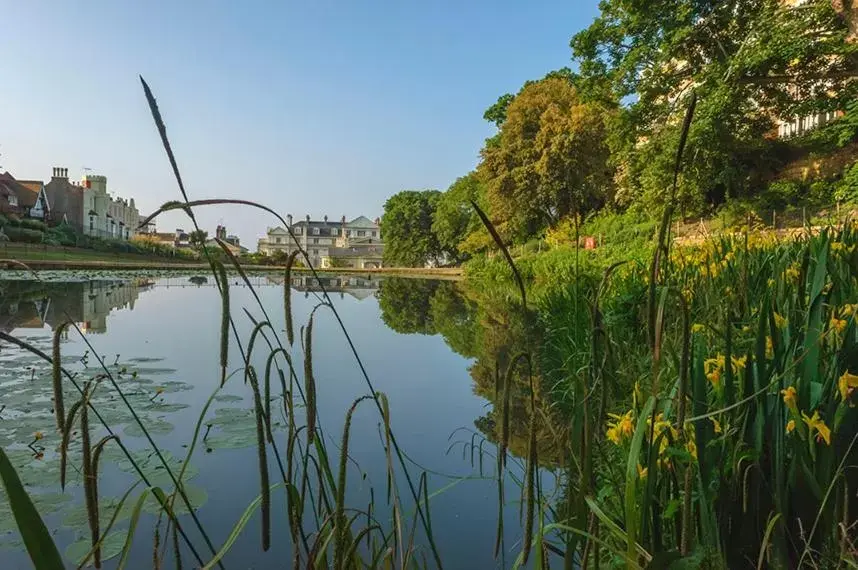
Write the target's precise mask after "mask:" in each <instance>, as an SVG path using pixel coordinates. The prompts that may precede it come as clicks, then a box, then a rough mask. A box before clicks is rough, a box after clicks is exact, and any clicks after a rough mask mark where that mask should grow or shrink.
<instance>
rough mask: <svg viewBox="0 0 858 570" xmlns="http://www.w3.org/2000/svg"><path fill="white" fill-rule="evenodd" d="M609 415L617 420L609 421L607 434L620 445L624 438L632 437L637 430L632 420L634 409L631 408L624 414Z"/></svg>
mask: <svg viewBox="0 0 858 570" xmlns="http://www.w3.org/2000/svg"><path fill="white" fill-rule="evenodd" d="M608 415H609V416H610V417H612V418H614V420H616V421H614V422H609V423H608V430H607V431H606V432H605V435H606V436H607V437H608V439H610V440H611V441H613V442H614V443H615V444H617V445H619V444H620V443H621V442H622V441H623V438H625V437H631V436H632V434H633V433H634V431H635V427H634V424H633V422H632V411H631V410H629V411H628V412H626V413H625V414H624V415H622V416H620V415H618V414H608Z"/></svg>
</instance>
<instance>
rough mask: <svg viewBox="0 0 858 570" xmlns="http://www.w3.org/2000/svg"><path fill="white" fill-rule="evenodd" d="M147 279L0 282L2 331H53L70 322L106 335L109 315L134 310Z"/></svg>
mask: <svg viewBox="0 0 858 570" xmlns="http://www.w3.org/2000/svg"><path fill="white" fill-rule="evenodd" d="M151 287H152V281H151V280H148V279H132V280H128V281H121V280H96V281H88V282H82V283H51V282H42V281H0V330H3V331H5V332H10V331H11V330H13V329H16V328H27V329H40V328H43V327H44V326H45V325H47V326H49V327H50V328H51V329H53V328H55V327H56V326H57V325H59V324H60V323H63V322H66V321H68V320H71V321H74V322H75V323H77V325H78V326H79V327H80V329H81V330H82V331H84V332H87V333H104V332H107V316H108V315H109V314H110V312H111V311H113V310H116V309H125V308H127V309H129V310H133V309H134V303H135V302H136V301H137V298H138V297H139V296H140V294H141V293H143V292H144V291H146V290H148V289H149V288H151Z"/></svg>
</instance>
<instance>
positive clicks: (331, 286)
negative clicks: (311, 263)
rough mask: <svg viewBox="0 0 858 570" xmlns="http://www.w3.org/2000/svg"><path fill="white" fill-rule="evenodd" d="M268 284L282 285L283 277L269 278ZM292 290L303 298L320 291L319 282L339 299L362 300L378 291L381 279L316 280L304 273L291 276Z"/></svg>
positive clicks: (337, 277) (333, 277) (339, 277)
mask: <svg viewBox="0 0 858 570" xmlns="http://www.w3.org/2000/svg"><path fill="white" fill-rule="evenodd" d="M268 280H269V282H271V283H276V284H277V285H282V284H283V277H281V276H274V275H272V276H270V277H268ZM291 280H292V283H291V285H292V288H293V289H295V290H296V291H301V292H302V293H304V294H305V296H307V295H309V294H310V293H313V292H317V291H321V290H322V288H321V287H320V286H319V282H321V284H322V285H324V287H325V290H326V291H327V292H328V293H331V294H333V293H339V294H340V298H343V297H345V295H346V294H348V295H351V296H352V297H354V298H355V299H358V300H363V299H366V298H367V297H372V296H373V295H375V292H376V291H378V287H379V284H380V283H381V279H379V278H378V277H371V276H369V275H367V276H359V275H322V276H320V277H319V279H318V280H317V279H316V278H315V277H313V276H312V275H309V274H305V273H293V274H292V278H291Z"/></svg>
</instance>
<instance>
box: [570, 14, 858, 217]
mask: <svg viewBox="0 0 858 570" xmlns="http://www.w3.org/2000/svg"><path fill="white" fill-rule="evenodd" d="M835 3H836V2H835ZM788 4H789V3H787V2H783V1H781V0H653V1H652V2H644V3H640V2H631V1H630V0H603V2H602V3H601V4H600V9H601V13H600V15H599V17H598V18H596V20H595V21H594V22H593V24H592V25H591V26H590V27H588V28H587V29H585V30H583V31H581V32H579V33H578V34H576V35H575V36H574V37H573V38H572V41H571V47H572V50H573V54H574V57H575V59H576V60H577V61H578V63H579V73H580V76H581V77H580V78H579V80H578V81H577V82H576V84H577V85H579V86H581V87H582V88H583V89H584V90H585V91H587V92H588V94H590V95H592V93H594V92H601V94H604V91H605V90H608V89H609V90H610V91H612V92H613V96H614V97H615V98H616V100H622V101H625V102H626V103H627V104H626V105H625V106H624V108H623V109H622V115H624V117H623V119H622V121H621V123H620V124H621V127H622V128H621V129H618V130H617V131H616V134H618V135H619V136H618V137H617V139H621V140H618V141H615V142H618V144H615V145H613V150H614V151H615V152H616V153H617V158H618V162H620V163H621V164H623V170H624V177H623V179H622V181H621V186H622V187H623V188H622V189H621V192H622V195H623V196H624V197H625V198H626V199H627V200H632V201H633V200H638V201H642V202H643V203H645V204H647V205H648V206H649V205H651V204H652V202H653V199H659V198H661V197H662V195H663V189H664V188H665V187H666V185H665V181H666V180H669V179H670V178H671V172H670V171H671V170H672V168H673V165H672V161H671V160H670V156H671V155H673V154H675V152H676V143H677V140H678V131H679V129H680V123H681V120H682V114H683V112H684V110H685V107H686V104H687V96H688V95H689V93H690V92H691V90H692V89H693V90H694V91H695V92H696V93H697V96H698V106H697V111H696V113H695V117H694V123H693V126H692V129H691V131H690V133H689V137H688V143H687V147H686V153H685V155H686V156H687V157H691V158H690V160H689V163H688V164H686V167H685V169H684V174H683V178H684V181H685V184H684V187H683V188H682V190H683V192H682V195H681V197H682V198H683V200H684V202H685V203H686V204H690V205H698V206H699V205H701V204H703V203H706V202H709V203H718V202H720V201H722V200H724V199H725V198H727V197H731V196H738V195H741V194H742V193H743V192H747V191H749V190H751V189H753V188H754V186H755V181H754V180H753V179H751V178H749V176H750V175H751V174H752V173H753V172H758V171H759V170H760V167H761V165H762V166H765V163H766V162H767V161H769V160H770V158H771V157H770V156H768V155H767V153H770V152H771V150H772V149H771V146H772V145H767V144H766V141H765V137H766V136H767V135H768V133H770V132H771V131H772V130H773V128H774V121H775V119H777V118H779V117H794V116H805V115H808V114H811V113H814V112H819V111H823V110H834V109H842V108H843V106H844V105H845V103H846V102H847V101H849V100H852V99H854V98H855V95H856V91H858V86H856V82H854V81H851V76H853V75H854V67H855V56H856V51H858V45H856V44H855V43H849V42H847V41H846V38H847V36H848V34H849V28H848V25H847V23H846V22H844V21H843V20H842V19H841V18H840V17H839V16H838V14H837V13H836V11H835V9H834V8H833V7H832V3H831V2H829V1H826V0H815V1H811V2H805V3H802V4H801V5H797V6H790V5H788Z"/></svg>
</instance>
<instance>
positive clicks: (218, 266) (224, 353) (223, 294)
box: [214, 261, 230, 386]
mask: <svg viewBox="0 0 858 570" xmlns="http://www.w3.org/2000/svg"><path fill="white" fill-rule="evenodd" d="M214 267H215V271H216V276H217V279H218V283H220V298H221V322H220V370H221V375H220V385H221V386H223V385H224V384H225V383H226V368H227V366H228V365H229V326H230V322H229V278H228V277H227V274H226V268H225V267H224V266H223V263H221V262H220V261H215V262H214Z"/></svg>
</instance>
